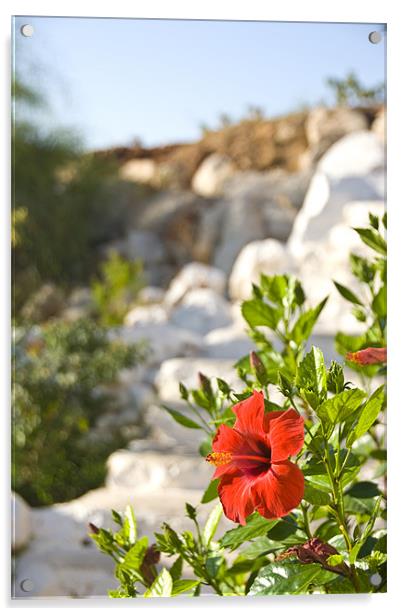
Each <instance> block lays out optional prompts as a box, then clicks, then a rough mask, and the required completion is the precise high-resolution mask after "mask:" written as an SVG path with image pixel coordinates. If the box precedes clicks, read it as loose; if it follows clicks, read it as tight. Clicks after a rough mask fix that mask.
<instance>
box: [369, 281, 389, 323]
mask: <svg viewBox="0 0 404 616" xmlns="http://www.w3.org/2000/svg"><path fill="white" fill-rule="evenodd" d="M372 310H373V311H374V312H375V313H376V314H377V316H378V317H379V319H385V318H386V316H387V286H386V285H385V284H384V285H383V286H382V287H380V289H379V292H378V293H377V295H376V296H375V298H374V299H373V302H372Z"/></svg>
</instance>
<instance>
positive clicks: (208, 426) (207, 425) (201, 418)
mask: <svg viewBox="0 0 404 616" xmlns="http://www.w3.org/2000/svg"><path fill="white" fill-rule="evenodd" d="M188 404H189V406H190V407H191V409H192V410H193V411H194V413H195V414H196V415H197V416H198V418H199V419H200V421H201V422H202V423H203V424H204V425H205V428H202V429H203V430H204V431H205V432H206V433H207V434H209V435H211V434H212V432H213V430H211V428H210V425H209V424H208V423H207V422H206V421H205V419H204V418H203V417H202V415H201V414H200V412H199V411H198V409H197V408H196V406H194V405H193V404H191V402H188Z"/></svg>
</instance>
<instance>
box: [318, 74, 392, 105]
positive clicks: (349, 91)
mask: <svg viewBox="0 0 404 616" xmlns="http://www.w3.org/2000/svg"><path fill="white" fill-rule="evenodd" d="M327 85H328V87H329V88H330V89H331V90H332V92H333V96H334V99H335V104H337V105H343V106H344V105H349V106H351V107H355V106H361V105H363V106H365V107H366V106H370V105H378V104H380V103H383V102H384V96H385V87H384V83H381V84H377V85H375V86H373V87H371V88H367V87H365V86H364V84H363V83H361V82H360V81H359V79H358V77H357V76H356V75H355V73H352V72H351V73H348V74H347V76H346V77H344V78H343V79H336V78H334V77H330V78H328V79H327Z"/></svg>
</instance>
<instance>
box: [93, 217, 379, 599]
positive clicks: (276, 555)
mask: <svg viewBox="0 0 404 616" xmlns="http://www.w3.org/2000/svg"><path fill="white" fill-rule="evenodd" d="M385 227H386V218H385V217H384V218H383V220H379V219H378V218H376V217H375V216H372V215H371V216H370V224H369V227H367V228H364V229H356V231H357V232H358V234H359V235H360V237H361V238H362V240H363V241H364V243H365V244H367V246H368V247H370V249H371V252H370V251H369V252H370V256H369V258H366V259H365V258H363V257H359V256H357V255H352V256H351V265H352V269H353V273H354V274H355V276H356V277H357V278H358V279H359V281H360V282H361V284H362V288H363V293H362V295H361V297H359V296H357V295H355V294H354V293H353V292H352V291H351V290H349V289H347V288H346V287H343V286H342V285H340V284H339V283H338V282H336V286H337V288H338V290H339V292H340V293H341V294H342V295H343V297H345V298H346V299H347V300H348V301H349V302H351V304H353V307H354V311H355V316H356V317H357V318H358V320H359V321H360V323H361V324H362V328H363V331H364V333H363V334H362V335H361V336H358V337H352V336H347V335H345V334H343V333H338V335H337V337H336V347H337V349H338V350H339V351H340V352H342V353H343V355H344V359H343V360H342V361H341V363H337V362H335V361H332V362H331V364H330V365H327V364H326V362H325V360H324V356H323V353H322V351H321V349H320V348H317V347H314V346H313V347H311V348H310V349H308V348H307V347H308V340H309V338H310V336H311V334H312V331H313V328H314V326H315V324H316V321H317V319H318V317H319V315H320V313H321V311H322V309H323V307H324V305H325V303H326V301H328V300H327V298H324V300H323V301H322V302H321V303H320V304H319V305H317V306H315V307H310V306H308V305H307V301H306V297H305V293H304V290H303V288H302V285H301V284H300V283H299V281H298V280H297V279H296V278H295V277H293V276H289V275H276V276H265V275H262V276H261V280H260V284H259V285H253V290H252V297H251V299H249V300H247V301H245V302H244V303H243V304H242V307H241V311H242V314H243V317H244V319H245V321H246V323H247V326H248V331H249V334H250V336H251V338H252V339H253V340H254V342H255V343H256V351H253V352H252V353H251V354H250V355H249V356H246V357H243V358H241V359H240V361H238V362H237V364H236V366H235V369H236V370H237V372H238V375H239V377H240V379H241V381H242V382H243V388H242V390H241V391H234V389H232V388H231V387H230V386H229V385H228V383H226V382H225V381H224V380H223V379H221V378H216V379H209V378H207V377H206V376H205V375H203V374H200V375H199V387H198V388H196V389H191V390H189V389H187V388H186V387H185V386H184V385H183V384H180V385H179V387H180V392H181V397H182V399H183V401H184V403H185V404H186V406H187V408H188V411H185V412H184V411H179V410H177V409H173V408H168V407H166V410H167V412H168V413H170V415H171V416H172V418H173V420H175V421H176V422H178V423H180V424H181V425H182V426H184V427H186V428H189V429H193V430H199V431H200V432H201V434H203V440H202V442H201V446H200V454H201V455H202V456H204V457H205V458H206V461H207V463H210V464H212V467H213V469H212V470H213V475H212V481H211V483H210V484H209V485H208V486H207V487H206V490H205V492H204V494H203V496H202V498H201V503H200V504H199V503H192V504H190V503H187V504H185V515H186V516H187V517H188V518H189V524H190V530H186V531H182V532H178V531H177V530H175V528H172V527H171V526H170V525H169V524H164V525H163V528H162V531H161V532H160V533H157V532H156V533H155V541H154V542H153V543H151V545H149V541H148V538H147V537H139V536H138V534H137V528H136V518H135V515H134V512H133V510H132V509H131V508H130V507H128V509H127V510H126V512H125V514H120V513H118V512H113V519H114V522H115V523H116V524H117V526H118V529H117V530H115V531H113V530H106V529H99V528H96V527H95V526H92V527H91V535H92V537H93V538H94V540H95V541H96V542H97V544H98V546H99V548H100V549H101V550H102V551H103V552H105V553H107V554H109V555H110V556H111V557H112V558H113V559H114V560H115V562H116V577H117V579H118V581H119V584H120V585H119V588H118V589H117V590H113V591H110V596H111V597H136V596H145V597H154V596H175V595H177V594H180V593H186V594H192V595H193V596H197V595H199V594H201V593H204V592H206V591H207V590H206V589H207V588H208V587H209V589H210V590H209V592H213V593H216V594H218V595H273V594H301V593H314V592H321V593H367V592H385V591H386V585H387V576H386V560H387V556H386V553H387V549H386V548H387V533H386V517H387V506H386V485H385V474H386V449H385V428H384V426H385V423H384V422H385V410H386V398H385V385H384V382H383V380H384V375H385V369H386V348H385V339H386V316H387V315H386V299H385V298H386V244H385V240H384V237H383V234H384V229H385ZM357 381H358V384H356V382H357ZM206 503H212V509H211V512H210V514H209V516H208V518H207V520H206V521H205V522H204V523H202V521H201V517H202V514H203V511H202V510H203V509H204V507H202V505H203V504H206ZM222 515H224V516H225V517H226V518H228V520H230V521H231V522H232V523H234V527H233V528H231V529H230V530H227V531H226V532H224V533H222V534H221V535H220V533H218V529H219V523H220V519H221V516H222ZM205 517H206V516H205ZM191 528H192V530H191Z"/></svg>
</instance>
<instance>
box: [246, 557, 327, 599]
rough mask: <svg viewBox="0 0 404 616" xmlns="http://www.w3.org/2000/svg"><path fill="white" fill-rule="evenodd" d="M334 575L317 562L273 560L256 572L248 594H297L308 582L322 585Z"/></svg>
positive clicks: (307, 585)
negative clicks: (281, 561) (305, 563)
mask: <svg viewBox="0 0 404 616" xmlns="http://www.w3.org/2000/svg"><path fill="white" fill-rule="evenodd" d="M336 577H337V576H336V574H335V573H331V572H330V571H325V570H324V569H322V568H321V566H320V565H319V564H309V565H301V564H297V563H289V562H283V563H278V562H274V563H271V564H269V565H267V566H266V567H264V568H263V569H261V570H260V571H259V572H258V575H257V577H256V578H255V580H254V582H253V585H252V586H251V588H250V591H249V593H248V595H256V596H265V595H298V594H302V593H304V592H306V591H307V589H308V587H309V586H310V584H316V583H317V585H322V584H325V583H327V582H329V581H331V580H333V579H335V578H336Z"/></svg>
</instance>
